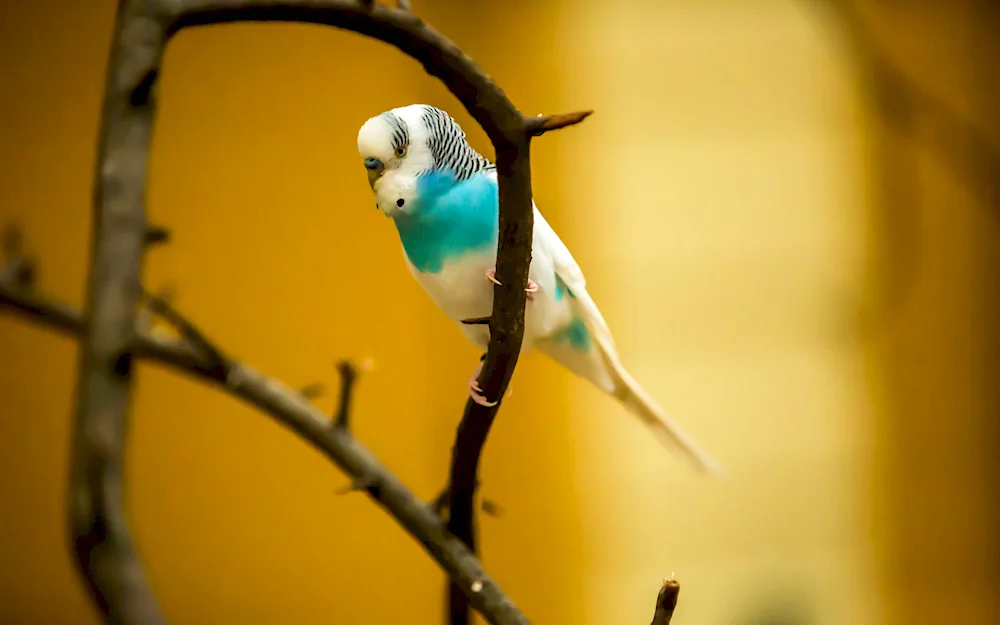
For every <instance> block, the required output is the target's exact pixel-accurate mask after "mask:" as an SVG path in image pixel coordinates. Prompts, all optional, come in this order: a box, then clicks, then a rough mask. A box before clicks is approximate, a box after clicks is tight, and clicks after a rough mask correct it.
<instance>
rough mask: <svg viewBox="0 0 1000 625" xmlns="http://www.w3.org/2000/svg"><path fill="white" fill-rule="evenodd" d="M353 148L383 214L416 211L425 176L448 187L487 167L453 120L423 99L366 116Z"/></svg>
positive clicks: (424, 187) (438, 186)
mask: <svg viewBox="0 0 1000 625" xmlns="http://www.w3.org/2000/svg"><path fill="white" fill-rule="evenodd" d="M358 153H359V154H360V155H361V159H362V163H363V164H364V167H365V169H366V170H367V172H368V184H369V185H370V186H371V188H372V192H373V193H374V195H375V205H376V207H377V208H378V210H380V211H382V212H383V213H384V214H386V215H387V216H394V215H396V214H399V213H404V214H405V213H412V212H413V211H415V210H417V207H418V204H419V199H420V197H421V190H423V191H424V192H427V191H428V184H427V183H428V182H429V181H433V184H432V185H430V186H432V187H434V188H441V187H448V186H450V185H452V184H454V183H455V182H457V181H461V180H464V179H465V178H468V177H469V176H470V175H472V173H475V172H477V171H480V170H482V169H485V168H486V167H488V166H490V163H489V161H487V160H486V159H485V158H483V157H482V156H480V155H479V154H478V153H477V152H476V151H475V150H473V149H472V147H471V146H470V145H469V144H468V143H467V142H466V140H465V132H464V131H463V130H462V129H461V127H460V126H459V125H458V123H456V122H455V120H453V119H452V118H451V117H450V116H449V115H448V114H447V113H445V112H444V111H442V110H441V109H438V108H435V107H433V106H428V105H425V104H411V105H409V106H403V107H399V108H394V109H392V110H389V111H386V112H384V113H381V114H379V115H376V116H375V117H372V118H371V119H369V120H368V121H366V122H365V123H364V124H363V125H362V126H361V129H360V130H359V131H358ZM430 174H437V175H433V176H431V175H430Z"/></svg>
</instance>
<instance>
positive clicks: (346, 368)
mask: <svg viewBox="0 0 1000 625" xmlns="http://www.w3.org/2000/svg"><path fill="white" fill-rule="evenodd" d="M337 371H339V372H340V403H339V406H338V408H337V412H336V414H335V415H334V418H333V425H334V427H338V428H343V429H347V427H348V426H349V423H348V421H349V419H350V416H351V396H352V395H353V393H354V382H355V380H357V378H358V369H357V367H355V366H354V365H352V364H351V363H350V362H348V361H346V360H344V361H341V362H340V363H338V364H337Z"/></svg>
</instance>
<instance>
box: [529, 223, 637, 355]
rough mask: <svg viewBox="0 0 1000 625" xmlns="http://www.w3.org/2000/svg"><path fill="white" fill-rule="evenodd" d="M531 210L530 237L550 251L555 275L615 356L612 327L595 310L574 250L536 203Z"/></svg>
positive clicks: (596, 309)
mask: <svg viewBox="0 0 1000 625" xmlns="http://www.w3.org/2000/svg"><path fill="white" fill-rule="evenodd" d="M534 211H535V227H534V233H533V240H534V241H535V245H537V246H539V247H540V248H541V249H543V250H545V252H546V253H547V254H548V255H549V257H550V258H551V259H552V265H553V267H554V268H555V272H556V276H557V277H558V278H559V279H560V280H561V281H562V282H563V284H565V285H566V286H567V287H569V289H570V291H571V292H572V294H573V296H574V297H575V298H576V299H577V301H578V302H580V304H581V306H582V307H583V309H584V312H585V313H586V316H587V319H586V321H587V324H588V326H594V327H592V328H591V332H595V333H597V334H599V335H600V336H599V338H600V339H601V341H600V342H601V343H602V344H604V345H605V346H606V347H608V348H610V350H611V353H612V354H615V357H616V358H617V354H616V353H615V347H614V339H613V338H612V336H611V330H610V329H609V328H608V324H607V322H606V321H605V320H604V316H603V315H601V311H600V310H598V308H597V304H595V303H594V300H593V299H591V297H590V293H588V292H587V279H586V278H585V277H584V275H583V270H581V269H580V265H578V264H577V263H576V259H575V258H573V254H572V253H570V251H569V248H568V247H566V244H565V243H563V242H562V239H560V238H559V235H558V234H556V231H555V230H553V229H552V226H550V225H549V222H547V221H545V217H543V216H542V213H541V212H540V211H539V210H538V207H537V206H535V207H534Z"/></svg>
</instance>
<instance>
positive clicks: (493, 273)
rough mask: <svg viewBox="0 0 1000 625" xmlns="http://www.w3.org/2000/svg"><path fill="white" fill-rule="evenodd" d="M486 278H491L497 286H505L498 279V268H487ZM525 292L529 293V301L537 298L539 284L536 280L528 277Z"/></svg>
mask: <svg viewBox="0 0 1000 625" xmlns="http://www.w3.org/2000/svg"><path fill="white" fill-rule="evenodd" d="M486 279H487V280H489V281H490V282H492V283H493V284H496V285H497V286H503V284H501V283H500V281H499V280H497V270H496V269H487V270H486ZM524 292H525V293H527V297H528V301H529V302H531V301H534V299H535V293H537V292H538V285H537V284H536V283H535V281H534V280H532V279H531V278H528V287H527V288H526V289H524Z"/></svg>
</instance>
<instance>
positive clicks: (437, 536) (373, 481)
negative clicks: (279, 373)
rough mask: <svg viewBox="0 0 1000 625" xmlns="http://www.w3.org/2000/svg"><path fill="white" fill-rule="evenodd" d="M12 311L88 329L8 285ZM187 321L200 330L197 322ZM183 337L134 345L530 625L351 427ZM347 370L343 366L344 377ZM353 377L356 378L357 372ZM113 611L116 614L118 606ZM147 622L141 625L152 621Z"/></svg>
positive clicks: (489, 610) (498, 615)
mask: <svg viewBox="0 0 1000 625" xmlns="http://www.w3.org/2000/svg"><path fill="white" fill-rule="evenodd" d="M4 309H12V310H15V311H17V312H19V313H21V314H22V315H23V316H26V317H27V318H29V319H32V320H35V321H37V322H41V323H43V324H44V325H47V326H50V327H52V328H55V329H59V330H62V331H64V332H68V333H70V334H73V335H76V336H83V335H84V333H85V332H86V325H87V324H86V323H85V321H84V318H83V315H82V314H81V313H80V312H78V311H76V310H74V309H73V308H71V307H69V306H65V305H62V304H57V303H51V302H49V301H47V300H46V299H43V298H41V297H38V296H36V295H33V294H32V293H30V292H28V291H26V290H24V289H21V288H19V287H17V286H16V285H15V284H14V283H13V281H12V280H10V279H5V280H0V310H4ZM173 317H174V318H179V317H180V315H179V313H176V312H174V313H173ZM184 323H185V325H186V326H187V327H193V325H192V324H191V323H190V322H187V321H185V322H184ZM198 335H199V336H200V337H202V340H205V341H207V339H205V338H204V334H202V333H200V332H199V333H198ZM181 336H182V338H181V339H180V340H174V339H168V338H162V337H159V336H156V335H154V334H152V333H149V332H147V331H140V332H137V333H136V334H135V335H134V340H133V342H132V343H131V344H130V346H129V347H130V349H131V351H132V352H134V353H135V354H136V356H140V357H143V358H148V359H151V360H153V361H156V362H159V363H161V364H164V365H166V366H169V367H171V368H174V369H176V370H178V371H180V372H182V373H186V374H188V375H191V376H194V377H197V378H199V379H201V380H202V381H205V382H207V383H209V384H214V385H216V386H217V387H219V388H220V389H222V390H223V391H225V392H227V393H230V394H232V395H234V396H236V397H238V398H240V399H242V400H243V401H244V402H246V403H248V404H250V405H253V406H255V407H257V408H259V409H260V410H262V411H263V412H265V413H267V414H268V415H270V416H271V417H272V418H273V419H274V420H275V421H277V422H278V423H280V424H281V425H283V426H285V427H286V428H288V429H289V430H291V431H292V432H294V433H295V434H297V435H299V436H300V437H301V438H302V439H304V440H305V441H306V442H307V443H309V444H310V445H312V446H313V447H314V448H315V449H317V450H318V451H319V452H320V453H322V454H323V455H324V456H326V457H327V458H328V459H330V460H331V461H333V462H334V463H335V464H336V465H337V466H338V467H339V468H340V469H341V470H343V471H344V472H345V473H347V474H348V475H349V476H350V477H351V484H352V487H351V490H364V491H365V492H366V493H367V494H368V495H369V496H370V497H371V498H372V499H374V500H375V501H376V502H378V503H379V504H380V505H381V506H382V507H383V508H385V509H386V510H387V511H388V512H389V514H391V515H392V516H393V518H395V519H396V521H397V522H398V523H399V524H400V525H401V526H402V527H403V528H404V529H405V530H406V531H407V532H409V533H410V534H411V535H412V536H413V537H414V538H415V539H416V540H417V541H418V542H419V543H420V544H421V545H422V546H423V547H424V549H425V550H426V551H427V552H428V553H429V554H430V555H431V557H433V558H434V560H435V561H436V562H437V563H438V564H439V565H440V566H441V568H442V569H444V571H445V572H446V573H447V574H448V576H449V577H451V578H452V579H456V580H458V583H459V584H461V585H462V586H463V587H468V588H469V589H470V595H471V598H472V602H473V605H474V606H475V608H476V609H477V610H479V611H481V612H482V613H483V614H484V616H486V618H487V620H488V621H489V622H490V623H494V624H504V625H506V624H518V625H520V624H526V623H528V620H527V619H526V618H525V617H524V616H523V615H522V614H521V613H520V612H519V611H518V609H517V608H516V607H515V606H514V604H513V603H512V602H511V601H510V600H509V599H507V597H506V596H504V594H503V592H502V591H501V590H500V588H499V587H498V586H497V585H496V583H495V582H494V581H493V580H492V579H491V578H490V577H489V576H488V575H487V574H486V572H485V571H484V570H483V568H482V566H481V565H480V564H479V562H478V560H477V559H476V557H475V555H474V554H472V553H471V552H470V551H469V549H468V548H467V547H466V546H465V544H463V543H462V542H461V541H460V540H459V539H457V538H456V537H454V536H452V535H451V534H449V533H448V532H447V531H446V529H445V527H444V524H443V523H442V521H441V519H440V517H439V516H438V515H437V514H436V513H435V511H434V510H433V509H432V507H431V506H429V505H427V504H425V503H424V502H423V501H421V500H420V499H418V498H417V497H415V496H414V495H413V494H412V493H410V491H409V490H407V488H406V487H405V486H404V485H403V484H402V483H401V482H400V481H399V479H398V478H396V477H395V476H394V475H393V474H392V473H391V472H390V471H389V470H388V469H386V468H385V467H384V466H383V465H382V464H381V463H380V462H379V461H378V460H377V459H376V458H375V457H374V456H373V455H372V454H371V452H369V451H368V450H367V449H366V448H365V447H364V446H362V445H361V443H359V442H358V441H357V440H356V439H355V438H354V437H353V436H352V435H351V433H350V431H349V430H348V428H346V427H330V420H329V419H328V418H327V416H326V415H325V414H323V412H322V411H320V410H319V409H317V408H316V407H315V406H313V405H311V404H309V403H308V401H307V400H306V399H305V398H303V397H302V395H301V393H300V392H298V391H295V390H294V389H291V388H289V387H288V386H286V385H285V384H283V383H282V382H280V381H278V380H276V379H273V378H270V377H268V376H266V375H264V374H262V373H259V372H257V371H256V370H254V369H253V368H251V367H250V366H249V365H246V364H244V363H241V362H237V361H233V360H226V361H225V362H226V366H225V367H224V368H220V367H219V362H218V360H217V359H215V358H214V357H213V356H212V355H211V354H210V353H207V352H206V350H204V349H203V346H202V345H199V344H196V343H195V342H192V341H191V340H190V339H189V338H188V337H186V336H185V334H184V333H183V332H182V334H181ZM211 352H212V353H222V352H223V350H221V349H220V348H218V347H214V346H213V348H212V350H211ZM344 371H345V369H344V368H343V367H342V368H341V373H342V374H343V373H344ZM351 371H352V373H353V372H354V370H353V367H351ZM342 380H343V381H344V383H345V385H348V386H349V384H350V383H353V380H354V378H353V377H349V376H346V377H343V378H342ZM349 396H350V393H347V394H346V395H342V398H341V411H342V412H341V413H340V414H346V412H347V411H348V410H349V409H350V404H349ZM345 398H346V399H345ZM473 586H475V587H476V588H477V589H478V590H477V591H476V592H472V591H471V589H472V588H473ZM109 609H114V606H111V608H109ZM147 616H148V615H147ZM145 618H146V617H145V616H144V617H143V618H142V619H140V620H137V621H135V622H136V623H143V624H145V623H147V622H149V621H147V620H145Z"/></svg>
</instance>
